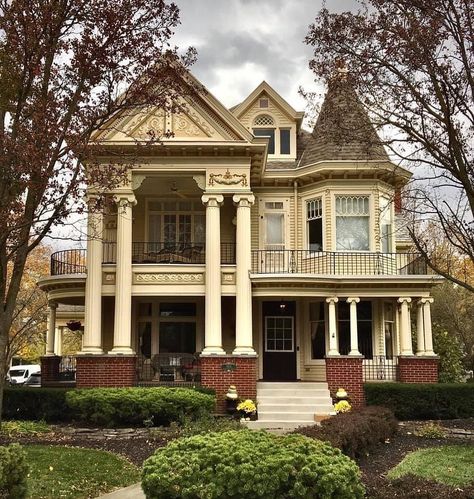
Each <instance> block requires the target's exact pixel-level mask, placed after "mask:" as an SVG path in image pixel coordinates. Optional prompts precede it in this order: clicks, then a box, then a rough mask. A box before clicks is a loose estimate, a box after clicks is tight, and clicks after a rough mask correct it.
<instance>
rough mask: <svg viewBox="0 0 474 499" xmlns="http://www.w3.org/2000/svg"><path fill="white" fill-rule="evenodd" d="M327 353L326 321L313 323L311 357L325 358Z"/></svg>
mask: <svg viewBox="0 0 474 499" xmlns="http://www.w3.org/2000/svg"><path fill="white" fill-rule="evenodd" d="M325 355H326V333H325V330H324V321H318V322H312V323H311V358H312V359H324V356H325Z"/></svg>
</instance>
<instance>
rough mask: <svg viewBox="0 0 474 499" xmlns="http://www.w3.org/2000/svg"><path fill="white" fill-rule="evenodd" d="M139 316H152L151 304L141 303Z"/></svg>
mask: <svg viewBox="0 0 474 499" xmlns="http://www.w3.org/2000/svg"><path fill="white" fill-rule="evenodd" d="M138 315H139V316H140V317H148V316H150V315H151V303H140V304H139V305H138Z"/></svg>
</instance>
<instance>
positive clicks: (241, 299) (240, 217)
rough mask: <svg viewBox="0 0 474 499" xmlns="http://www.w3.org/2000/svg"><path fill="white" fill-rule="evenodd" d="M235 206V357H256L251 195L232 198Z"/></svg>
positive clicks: (252, 201)
mask: <svg viewBox="0 0 474 499" xmlns="http://www.w3.org/2000/svg"><path fill="white" fill-rule="evenodd" d="M233 201H234V204H235V205H236V206H237V234H236V243H237V250H236V296H235V349H234V351H233V352H232V353H233V354H235V355H255V350H254V349H253V338H252V285H251V283H250V275H249V274H250V267H251V264H252V253H251V248H250V237H251V233H250V208H251V207H252V205H253V203H254V202H255V196H254V195H253V194H236V195H234V197H233Z"/></svg>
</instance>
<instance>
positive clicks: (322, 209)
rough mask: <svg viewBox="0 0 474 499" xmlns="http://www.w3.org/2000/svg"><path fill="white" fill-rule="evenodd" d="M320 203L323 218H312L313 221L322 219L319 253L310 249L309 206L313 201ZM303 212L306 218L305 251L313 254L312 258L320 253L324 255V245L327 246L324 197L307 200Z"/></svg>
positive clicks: (313, 197)
mask: <svg viewBox="0 0 474 499" xmlns="http://www.w3.org/2000/svg"><path fill="white" fill-rule="evenodd" d="M318 199H319V201H320V203H321V216H320V217H316V218H312V219H311V220H316V219H317V218H321V225H322V227H321V249H320V250H319V251H313V250H311V249H310V247H309V244H310V242H309V225H308V222H309V221H310V219H309V218H308V204H309V203H311V202H312V201H316V200H318ZM303 210H304V216H305V219H304V223H305V238H306V240H305V245H304V247H305V249H306V250H307V251H308V252H309V253H310V254H311V256H313V255H317V254H318V253H322V252H323V251H324V245H325V240H326V238H325V234H324V198H323V196H322V195H321V194H320V195H317V196H312V197H310V198H307V199H305V200H304V202H303Z"/></svg>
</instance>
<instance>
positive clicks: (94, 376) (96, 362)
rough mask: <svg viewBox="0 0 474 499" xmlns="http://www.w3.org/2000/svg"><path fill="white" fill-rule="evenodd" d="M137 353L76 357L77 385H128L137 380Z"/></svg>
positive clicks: (85, 386)
mask: <svg viewBox="0 0 474 499" xmlns="http://www.w3.org/2000/svg"><path fill="white" fill-rule="evenodd" d="M136 364H137V356H136V355H81V356H77V357H76V387H77V388H94V387H110V388H112V387H114V388H120V387H127V386H135V385H136V381H137V369H136Z"/></svg>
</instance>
